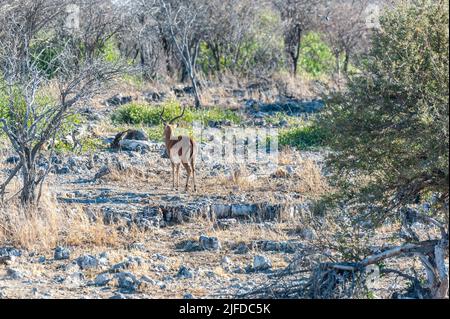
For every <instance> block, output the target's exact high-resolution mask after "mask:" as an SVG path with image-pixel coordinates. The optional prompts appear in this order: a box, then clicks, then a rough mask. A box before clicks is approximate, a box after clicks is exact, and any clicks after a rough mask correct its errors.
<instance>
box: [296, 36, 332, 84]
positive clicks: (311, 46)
mask: <svg viewBox="0 0 450 319" xmlns="http://www.w3.org/2000/svg"><path fill="white" fill-rule="evenodd" d="M299 64H300V68H301V69H302V70H303V71H305V72H306V73H309V74H311V75H313V76H319V75H322V74H330V73H331V72H333V68H334V64H335V58H334V56H333V52H332V51H331V49H330V47H329V46H328V45H327V44H326V43H325V42H324V41H323V40H322V39H321V37H320V34H319V33H317V32H309V33H308V34H306V35H305V37H304V38H303V42H302V48H301V53H300V61H299Z"/></svg>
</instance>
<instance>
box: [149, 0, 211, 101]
mask: <svg viewBox="0 0 450 319" xmlns="http://www.w3.org/2000/svg"><path fill="white" fill-rule="evenodd" d="M204 9H205V4H204V3H203V1H167V0H157V1H155V2H154V4H153V8H152V9H151V12H152V14H153V16H154V18H155V20H156V21H158V22H159V23H160V27H161V31H162V32H163V33H164V34H168V35H169V37H170V39H171V41H172V43H173V45H174V47H175V48H176V51H177V52H178V55H179V57H180V59H181V62H182V65H183V66H184V68H185V70H186V72H187V74H188V76H189V79H190V80H191V83H192V87H193V91H194V97H195V107H196V108H200V107H201V98H200V91H199V87H198V80H197V59H198V55H199V50H200V43H201V40H202V37H203V35H204V34H205V31H204V28H206V27H207V26H206V25H205V24H204V23H202V22H204V20H203V18H204V16H203V12H204Z"/></svg>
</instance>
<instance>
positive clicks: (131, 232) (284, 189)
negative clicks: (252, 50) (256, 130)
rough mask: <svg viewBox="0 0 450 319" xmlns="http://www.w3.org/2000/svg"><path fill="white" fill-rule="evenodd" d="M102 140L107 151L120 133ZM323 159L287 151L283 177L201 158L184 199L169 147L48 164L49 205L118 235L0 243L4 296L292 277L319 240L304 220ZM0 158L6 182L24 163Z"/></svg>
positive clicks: (229, 290) (164, 290) (94, 115)
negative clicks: (280, 274)
mask: <svg viewBox="0 0 450 319" xmlns="http://www.w3.org/2000/svg"><path fill="white" fill-rule="evenodd" d="M122 99H123V98H122V97H121V96H116V97H115V100H114V98H113V100H110V101H109V103H108V102H107V103H105V104H104V105H103V106H102V107H99V108H97V109H94V111H92V110H90V111H89V112H88V113H87V116H88V117H89V119H90V122H89V125H90V126H92V124H94V125H96V124H97V125H101V123H102V121H103V120H105V118H108V117H109V115H110V112H111V111H112V110H113V109H114V108H115V107H117V104H119V105H120V104H122ZM127 101H128V100H127ZM313 103H316V102H313ZM102 138H103V140H104V142H105V146H106V145H108V143H110V142H111V140H112V138H113V135H111V134H106V135H105V136H102ZM201 147H202V148H205V147H207V144H206V143H201ZM322 160H323V155H322V154H321V153H314V152H300V151H294V150H289V151H285V152H283V153H282V154H281V157H280V163H279V165H278V166H277V167H276V169H274V168H270V169H269V168H268V167H266V166H264V165H255V164H254V163H253V164H244V165H238V166H236V165H227V164H224V163H214V161H213V163H211V161H209V162H208V163H206V162H204V161H199V163H198V165H197V170H198V173H197V174H198V177H197V183H198V191H197V192H193V191H192V190H191V191H189V192H185V191H184V190H179V191H178V190H174V189H173V188H172V185H171V168H170V162H169V160H168V159H167V158H165V156H164V148H163V144H162V143H152V142H146V143H144V144H142V143H140V144H138V147H134V146H132V147H131V148H127V147H124V148H123V149H122V150H120V151H117V150H116V151H114V150H109V149H107V148H105V149H102V150H98V151H95V152H90V153H86V154H83V155H73V154H66V153H63V154H58V155H54V156H53V157H52V158H51V159H50V162H49V161H47V160H46V159H42V160H41V161H40V163H39V165H40V167H41V168H43V169H45V168H47V167H48V165H51V167H52V169H51V173H50V175H49V177H48V180H47V185H46V189H45V192H46V195H47V196H49V197H50V198H51V199H50V201H51V202H53V203H54V205H55V206H54V208H53V209H54V210H55V211H57V212H58V213H59V212H60V211H65V212H67V211H69V212H70V211H75V210H76V211H81V212H82V213H83V214H84V216H86V218H88V219H90V220H92V221H94V222H96V221H101V223H102V224H103V223H104V224H106V225H109V226H110V227H111V228H112V229H114V232H112V233H111V237H114V238H110V239H109V240H103V242H104V244H96V245H91V244H87V245H83V244H82V242H83V240H81V239H77V240H75V239H73V238H72V239H71V238H69V237H70V236H68V237H66V238H64V239H63V240H60V241H58V242H60V244H59V245H55V247H46V248H42V247H41V246H40V245H38V244H36V245H31V246H32V247H31V248H30V247H16V246H15V245H8V243H5V244H4V246H1V245H0V298H206V297H210V298H211V297H217V298H227V297H232V296H235V295H236V294H242V293H246V292H248V291H250V290H252V289H254V288H255V287H257V286H259V285H261V284H264V283H265V282H266V281H267V280H268V278H270V277H271V276H272V275H273V274H274V273H276V272H277V271H279V270H282V269H284V268H285V267H286V266H287V265H288V264H289V263H290V262H291V261H292V260H293V258H294V256H295V254H296V252H297V253H298V251H299V249H300V248H302V249H303V248H305V247H307V245H308V241H310V240H312V239H313V238H314V237H315V236H316V234H315V233H314V231H313V230H312V229H310V228H309V227H308V226H306V225H302V223H301V221H302V218H304V217H305V216H309V214H310V208H309V205H310V200H311V199H312V198H315V197H317V196H318V195H320V193H321V192H323V191H324V189H325V187H324V185H323V184H322V181H321V178H320V165H321V162H322ZM0 161H1V162H2V164H1V166H0V168H1V171H2V174H6V173H7V172H9V171H10V170H11V169H12V168H13V167H14V166H13V165H14V163H15V162H16V161H17V158H16V157H15V156H14V154H12V153H10V152H9V151H8V150H7V149H3V150H2V153H1V158H0ZM184 181H185V175H184V172H183V174H182V176H181V185H184ZM180 189H183V187H180ZM67 227H69V228H70V227H77V226H76V225H75V224H73V225H67ZM95 235H96V234H92V236H93V237H95ZM49 236H50V235H49ZM75 242H76V244H73V243H75ZM13 246H14V247H13Z"/></svg>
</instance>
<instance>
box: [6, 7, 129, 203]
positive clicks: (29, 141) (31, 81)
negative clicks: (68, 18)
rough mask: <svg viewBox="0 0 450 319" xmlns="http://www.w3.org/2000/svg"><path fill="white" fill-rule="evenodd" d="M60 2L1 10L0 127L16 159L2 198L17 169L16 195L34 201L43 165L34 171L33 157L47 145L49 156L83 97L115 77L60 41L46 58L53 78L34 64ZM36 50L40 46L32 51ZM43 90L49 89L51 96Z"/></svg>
mask: <svg viewBox="0 0 450 319" xmlns="http://www.w3.org/2000/svg"><path fill="white" fill-rule="evenodd" d="M65 5H66V3H65V2H61V1H56V0H39V1H32V0H28V1H26V3H24V1H18V0H9V1H5V6H2V7H3V8H5V9H4V10H3V11H2V12H0V25H2V26H3V28H2V30H1V34H0V74H1V76H2V77H3V79H1V82H0V91H1V92H2V93H3V94H2V95H3V96H5V97H6V100H7V104H8V105H7V110H6V117H3V118H0V123H1V127H0V128H1V129H2V130H3V132H4V133H5V134H6V136H7V137H8V139H9V141H10V142H11V145H12V147H13V149H14V151H15V152H16V153H17V154H18V156H19V157H20V162H19V163H18V164H17V165H16V167H15V169H14V170H13V171H12V173H11V174H10V176H9V177H8V178H7V179H6V181H5V182H4V183H3V184H1V185H0V196H1V197H2V198H3V197H4V195H5V192H6V187H7V186H8V184H9V183H10V182H11V181H12V180H13V178H14V177H15V176H17V174H19V172H20V173H21V178H22V188H21V190H20V192H19V193H20V199H21V202H22V203H23V204H24V205H30V204H33V203H36V202H37V201H39V197H40V191H41V187H42V183H43V182H44V179H45V178H46V176H47V174H48V172H49V170H50V166H51V163H50V161H49V160H47V168H46V169H45V170H42V171H38V169H37V161H38V159H39V158H40V157H41V156H42V155H43V151H42V150H43V146H44V145H45V144H47V145H48V146H49V150H50V156H51V153H52V150H53V149H54V141H55V136H56V134H57V132H58V130H59V128H60V127H61V125H62V123H63V122H64V120H65V119H66V117H67V116H68V115H69V114H71V112H73V111H74V110H75V108H76V106H78V105H80V104H82V103H84V102H86V101H88V100H89V99H90V98H92V97H93V96H94V95H95V94H96V93H98V92H99V89H100V88H101V87H102V85H103V84H104V83H106V82H108V81H109V80H111V79H112V78H114V77H115V76H116V75H117V74H118V73H119V72H120V71H121V69H122V68H121V67H120V66H117V65H116V66H112V65H110V64H105V63H104V62H103V61H101V60H99V59H96V58H91V59H85V60H84V61H83V62H80V61H79V60H78V56H77V52H74V51H73V50H71V46H70V45H68V44H67V45H65V46H64V47H63V48H62V49H61V50H60V51H59V52H58V54H57V55H56V56H53V57H52V58H51V59H50V60H48V61H47V63H48V64H49V65H53V66H55V72H54V73H53V77H49V75H48V73H47V72H46V70H45V69H42V68H40V67H39V62H40V61H41V60H42V59H43V55H44V53H45V52H46V49H47V48H48V46H51V44H46V42H44V43H40V42H41V41H42V40H41V38H40V37H39V35H40V34H42V33H45V32H48V30H49V28H50V26H51V25H52V22H53V21H58V19H57V17H60V16H61V15H63V14H64V12H65ZM36 48H39V50H36ZM48 92H54V94H50V93H48Z"/></svg>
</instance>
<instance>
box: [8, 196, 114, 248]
mask: <svg viewBox="0 0 450 319" xmlns="http://www.w3.org/2000/svg"><path fill="white" fill-rule="evenodd" d="M120 242H121V238H120V236H119V233H118V231H117V230H116V228H114V227H113V226H108V225H105V224H104V223H103V219H102V218H101V217H100V215H99V214H96V213H95V212H91V214H87V213H86V211H85V210H84V208H83V207H81V206H77V205H63V204H60V203H58V202H57V200H56V197H55V196H54V195H53V194H52V193H51V192H50V191H49V190H48V189H44V191H43V195H42V199H41V201H40V203H39V205H38V206H34V207H27V208H25V207H23V206H22V205H21V204H20V202H19V201H18V200H17V199H14V198H13V199H11V200H9V201H7V202H5V203H0V245H12V246H14V247H20V248H24V249H29V250H39V249H53V248H55V247H56V246H57V245H67V246H116V245H118V244H120Z"/></svg>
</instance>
